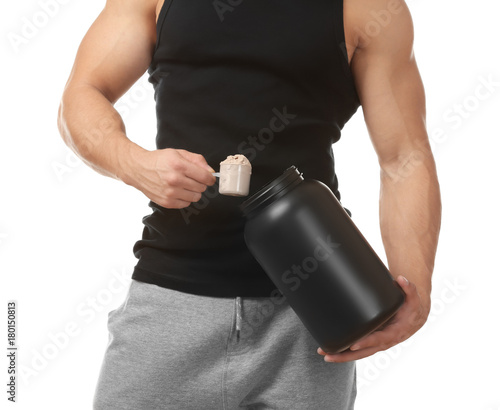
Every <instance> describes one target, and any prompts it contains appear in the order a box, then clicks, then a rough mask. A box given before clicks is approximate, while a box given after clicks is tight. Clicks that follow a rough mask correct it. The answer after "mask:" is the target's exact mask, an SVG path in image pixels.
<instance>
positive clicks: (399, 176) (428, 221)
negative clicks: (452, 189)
mask: <svg viewBox="0 0 500 410" xmlns="http://www.w3.org/2000/svg"><path fill="white" fill-rule="evenodd" d="M416 153H417V154H416ZM440 225H441V197H440V191H439V183H438V179H437V174H436V167H435V163H434V159H433V156H432V154H431V153H430V149H425V150H414V151H413V152H412V154H411V155H409V156H408V157H407V159H406V161H404V162H399V163H398V164H393V165H392V166H388V167H386V168H385V169H384V167H382V169H381V190H380V229H381V233H382V240H383V243H384V247H385V251H386V254H387V260H388V264H389V270H390V272H391V274H392V275H393V276H394V277H396V276H398V275H400V274H401V275H403V276H405V277H406V278H408V280H410V281H411V282H413V283H415V285H416V286H417V289H418V291H419V295H420V297H421V298H422V301H423V302H424V303H425V305H426V306H427V308H430V292H431V287H432V285H431V276H432V272H433V269H434V260H435V255H436V249H437V243H438V237H439V230H440Z"/></svg>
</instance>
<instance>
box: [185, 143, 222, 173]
mask: <svg viewBox="0 0 500 410" xmlns="http://www.w3.org/2000/svg"><path fill="white" fill-rule="evenodd" d="M178 152H179V154H180V155H181V156H182V157H183V158H184V159H185V160H186V161H189V162H191V163H193V164H195V165H198V166H200V167H202V168H204V169H206V170H207V171H208V172H210V173H212V172H215V170H214V169H213V168H212V167H211V166H210V165H208V163H207V161H206V159H205V157H204V156H203V155H201V154H196V153H194V152H189V151H186V150H184V149H181V150H178Z"/></svg>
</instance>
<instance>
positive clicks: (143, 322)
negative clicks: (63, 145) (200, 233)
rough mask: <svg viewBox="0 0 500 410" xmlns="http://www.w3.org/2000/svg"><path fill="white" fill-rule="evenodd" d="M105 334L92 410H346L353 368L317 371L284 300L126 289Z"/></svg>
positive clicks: (317, 360) (319, 366) (329, 366)
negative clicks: (106, 340) (124, 295)
mask: <svg viewBox="0 0 500 410" xmlns="http://www.w3.org/2000/svg"><path fill="white" fill-rule="evenodd" d="M311 303H314V302H313V301H312V302H311ZM108 330H109V343H108V346H107V349H106V352H105V354H104V360H103V363H102V367H101V371H100V375H99V379H98V381H97V386H96V391H95V396H94V409H95V410H155V409H175V410H184V409H186V410H211V409H214V410H218V409H231V410H232V409H255V410H256V409H287V410H290V409H300V410H306V409H307V410H309V409H312V410H322V409H333V410H348V409H353V407H354V400H355V396H356V367H355V363H354V362H349V363H342V364H341V363H327V362H325V361H324V360H323V356H320V355H319V354H318V353H317V352H316V349H317V348H318V344H317V343H316V341H315V340H314V339H313V338H312V336H311V335H310V334H309V332H308V331H307V330H306V328H305V327H304V325H303V324H302V322H301V321H300V319H299V318H298V317H297V315H296V314H295V312H294V311H293V310H292V309H291V307H290V305H289V304H288V303H287V301H286V299H284V298H280V299H276V298H271V297H269V298H267V297H262V298H247V297H241V298H240V297H238V298H218V297H209V296H199V295H193V294H189V293H184V292H179V291H175V290H171V289H166V288H162V287H160V286H156V285H152V284H148V283H144V282H139V281H136V280H132V283H131V285H130V287H129V289H128V293H127V295H126V298H125V300H124V301H123V303H122V304H121V305H120V306H119V307H118V308H117V309H115V310H112V311H111V312H110V313H109V316H108Z"/></svg>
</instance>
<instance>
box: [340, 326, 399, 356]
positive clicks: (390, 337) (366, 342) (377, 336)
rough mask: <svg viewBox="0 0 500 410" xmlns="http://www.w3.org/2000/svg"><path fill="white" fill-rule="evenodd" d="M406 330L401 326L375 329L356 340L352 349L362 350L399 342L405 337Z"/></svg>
mask: <svg viewBox="0 0 500 410" xmlns="http://www.w3.org/2000/svg"><path fill="white" fill-rule="evenodd" d="M403 334H404V331H403V329H401V326H394V327H392V328H389V329H386V330H381V331H375V332H373V333H371V334H370V335H368V336H366V337H365V338H363V339H360V340H358V341H357V342H355V343H354V344H353V345H352V346H351V347H350V350H351V351H356V350H362V349H366V348H369V347H374V346H381V345H388V344H391V343H394V344H396V343H399V342H400V341H401V339H402V338H403Z"/></svg>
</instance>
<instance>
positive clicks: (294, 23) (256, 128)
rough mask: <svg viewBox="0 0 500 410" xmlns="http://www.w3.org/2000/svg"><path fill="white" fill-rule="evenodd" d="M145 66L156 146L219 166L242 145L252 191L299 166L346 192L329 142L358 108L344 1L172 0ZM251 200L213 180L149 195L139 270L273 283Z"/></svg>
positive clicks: (262, 291)
mask: <svg viewBox="0 0 500 410" xmlns="http://www.w3.org/2000/svg"><path fill="white" fill-rule="evenodd" d="M237 3H238V4H237ZM231 4H233V5H231ZM236 4H237V5H236ZM148 73H149V74H150V77H149V81H150V82H151V83H152V84H153V86H154V90H155V101H156V114H157V126H158V128H157V130H158V133H157V136H156V145H157V148H158V149H163V148H177V149H180V148H182V149H185V150H188V151H191V152H194V153H199V154H202V155H203V156H204V157H205V159H206V160H207V162H208V164H209V165H210V166H211V167H212V168H214V169H215V170H216V171H218V170H219V163H220V161H222V160H224V159H225V158H226V157H227V156H228V155H234V154H237V153H241V154H243V155H245V156H246V157H247V158H248V159H249V160H250V162H251V164H252V177H251V184H250V195H252V194H253V193H255V192H256V191H257V190H258V189H260V188H261V187H262V186H263V185H264V184H266V183H268V182H269V181H270V180H272V179H274V178H276V177H277V176H279V175H281V174H282V173H283V171H284V170H285V169H286V168H288V167H290V166H291V165H295V166H296V167H297V168H298V169H299V170H300V172H302V173H303V175H304V178H313V179H317V180H319V181H322V182H324V183H325V184H326V185H328V186H329V187H330V188H331V189H332V191H333V192H334V194H335V195H336V196H337V198H338V199H339V200H340V193H339V191H338V182H337V177H336V175H335V169H334V157H333V152H332V143H334V142H336V141H338V139H339V138H340V131H341V129H342V128H343V126H344V124H345V123H346V122H347V121H348V120H349V118H351V116H352V115H353V114H354V113H355V112H356V110H357V109H358V107H359V106H360V102H359V98H358V95H357V93H356V89H355V86H354V82H353V78H352V76H351V72H350V68H349V64H348V62H347V59H346V53H345V39H344V26H343V0H314V1H311V0H242V1H239V2H227V1H225V0H222V1H215V2H214V1H213V0H165V3H164V4H163V6H162V9H161V11H160V14H159V17H158V23H157V43H156V47H155V50H154V55H153V59H152V62H151V65H150V67H149V69H148ZM245 199H246V198H237V197H229V196H224V195H220V194H218V185H217V183H216V184H215V185H214V186H212V187H209V188H208V189H207V191H206V192H205V193H204V194H203V196H202V199H201V200H200V201H199V202H198V203H196V204H191V205H190V206H189V207H188V208H184V209H182V210H179V209H167V208H164V207H162V206H159V205H158V204H156V203H154V202H152V201H150V202H149V206H150V207H151V208H152V210H153V211H152V213H151V214H150V215H147V216H145V217H144V218H143V223H144V231H143V235H142V239H140V240H139V241H137V242H136V244H135V245H134V249H133V251H134V255H135V256H136V257H137V258H138V259H139V260H138V262H137V265H136V266H135V268H134V272H133V274H132V278H133V279H136V280H140V281H144V282H149V283H153V284H156V285H158V286H162V287H166V288H170V289H175V290H179V291H183V292H188V293H193V294H199V295H207V296H220V297H234V296H247V297H258V296H270V295H271V293H272V292H273V291H274V292H276V291H275V289H276V287H275V286H274V284H273V283H272V282H271V280H270V279H269V278H268V277H267V275H266V274H265V272H264V271H263V270H262V268H261V267H260V266H259V264H258V263H257V262H256V261H255V259H254V258H253V257H252V255H251V254H250V253H249V251H248V249H247V247H246V245H245V242H244V238H243V226H244V218H243V216H242V214H241V212H240V210H239V208H238V207H239V205H240V204H241V203H242V202H243V201H244V200H245Z"/></svg>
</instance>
